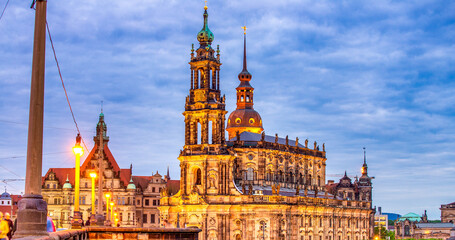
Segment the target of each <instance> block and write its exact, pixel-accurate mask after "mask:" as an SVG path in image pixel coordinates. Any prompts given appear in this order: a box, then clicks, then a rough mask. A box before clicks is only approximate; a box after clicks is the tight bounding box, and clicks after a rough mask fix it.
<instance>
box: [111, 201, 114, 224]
mask: <svg viewBox="0 0 455 240" xmlns="http://www.w3.org/2000/svg"><path fill="white" fill-rule="evenodd" d="M110 205H111V218H110V219H111V222H112V220H113V219H114V218H113V216H114V202H111V203H110Z"/></svg>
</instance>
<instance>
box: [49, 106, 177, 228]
mask: <svg viewBox="0 0 455 240" xmlns="http://www.w3.org/2000/svg"><path fill="white" fill-rule="evenodd" d="M106 132H107V127H106V123H105V122H104V114H103V113H101V114H100V117H99V122H98V124H97V134H96V136H95V137H94V141H95V145H94V147H93V148H92V150H91V151H90V153H89V154H88V156H87V158H86V159H85V161H84V162H83V164H82V166H81V171H80V172H81V176H80V202H79V204H80V212H81V213H82V218H83V220H84V222H85V221H86V220H87V219H88V218H89V217H90V215H91V209H92V207H91V201H92V198H91V196H92V195H91V191H92V180H91V178H90V173H91V172H96V173H98V160H99V147H98V144H97V143H99V137H100V136H103V142H104V146H103V163H104V169H105V170H104V178H103V187H102V191H103V192H105V193H107V192H109V193H111V195H112V197H111V198H110V201H113V202H114V203H115V206H114V211H115V212H117V213H118V215H117V218H118V219H119V223H120V225H121V226H137V227H158V226H159V211H158V208H157V207H158V205H159V199H160V191H161V190H162V189H164V188H166V187H167V189H170V190H171V192H172V191H173V189H175V190H177V189H178V184H179V181H176V180H170V178H169V172H168V174H167V176H165V177H164V179H163V177H162V176H161V175H160V174H158V172H156V174H155V175H153V176H133V175H132V165H130V168H127V169H121V168H120V167H119V165H118V164H117V161H116V160H115V158H114V156H113V155H112V153H111V151H110V149H109V146H108V142H109V137H108V136H107V134H106ZM74 181H75V169H74V167H73V168H50V169H49V170H48V171H47V173H46V175H45V176H44V177H43V181H42V195H43V198H44V199H45V201H46V202H47V204H48V213H49V215H50V216H51V217H52V218H53V219H54V221H55V223H56V227H60V228H71V217H72V216H73V211H74ZM95 191H96V193H98V191H99V188H98V181H96V182H95ZM175 192H177V191H174V192H173V193H175ZM95 201H96V204H95V207H96V206H97V204H98V194H96V196H95ZM102 201H103V213H102V214H106V198H105V197H103V199H102Z"/></svg>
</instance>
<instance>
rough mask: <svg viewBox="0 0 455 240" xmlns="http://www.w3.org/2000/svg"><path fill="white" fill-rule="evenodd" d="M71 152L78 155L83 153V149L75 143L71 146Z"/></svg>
mask: <svg viewBox="0 0 455 240" xmlns="http://www.w3.org/2000/svg"><path fill="white" fill-rule="evenodd" d="M73 153H74V155H76V156H78V157H80V156H82V155H84V149H83V148H82V147H81V146H80V145H76V146H74V147H73Z"/></svg>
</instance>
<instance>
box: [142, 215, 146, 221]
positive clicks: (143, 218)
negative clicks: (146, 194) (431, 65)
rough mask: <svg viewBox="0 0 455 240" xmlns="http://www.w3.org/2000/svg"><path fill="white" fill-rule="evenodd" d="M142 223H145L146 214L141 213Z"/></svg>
mask: <svg viewBox="0 0 455 240" xmlns="http://www.w3.org/2000/svg"><path fill="white" fill-rule="evenodd" d="M142 223H147V214H143V215H142Z"/></svg>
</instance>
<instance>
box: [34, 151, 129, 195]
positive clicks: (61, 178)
mask: <svg viewBox="0 0 455 240" xmlns="http://www.w3.org/2000/svg"><path fill="white" fill-rule="evenodd" d="M97 148H98V145H96V144H95V146H94V147H93V148H92V150H91V151H90V153H89V155H88V156H87V158H85V160H84V162H83V163H82V166H81V175H82V174H83V173H84V172H85V171H88V170H91V166H90V161H91V160H93V159H94V155H95V151H96V149H97ZM104 156H105V159H107V160H108V162H109V164H110V166H112V168H113V171H114V172H115V173H116V174H118V176H119V178H120V181H121V182H122V183H123V186H125V187H126V186H128V183H129V181H130V178H131V169H129V168H126V169H120V167H119V166H118V164H117V161H115V158H114V156H113V155H112V153H111V151H110V149H109V147H108V146H107V144H106V145H105V146H104ZM51 172H54V173H55V177H56V180H58V182H59V184H60V186H63V184H65V182H66V177H67V176H68V177H69V182H70V183H71V185H72V186H74V176H75V173H74V172H75V168H50V169H49V170H48V171H47V173H46V175H44V177H43V178H42V184H44V180H45V179H46V178H48V176H49V174H50V173H51Z"/></svg>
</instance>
